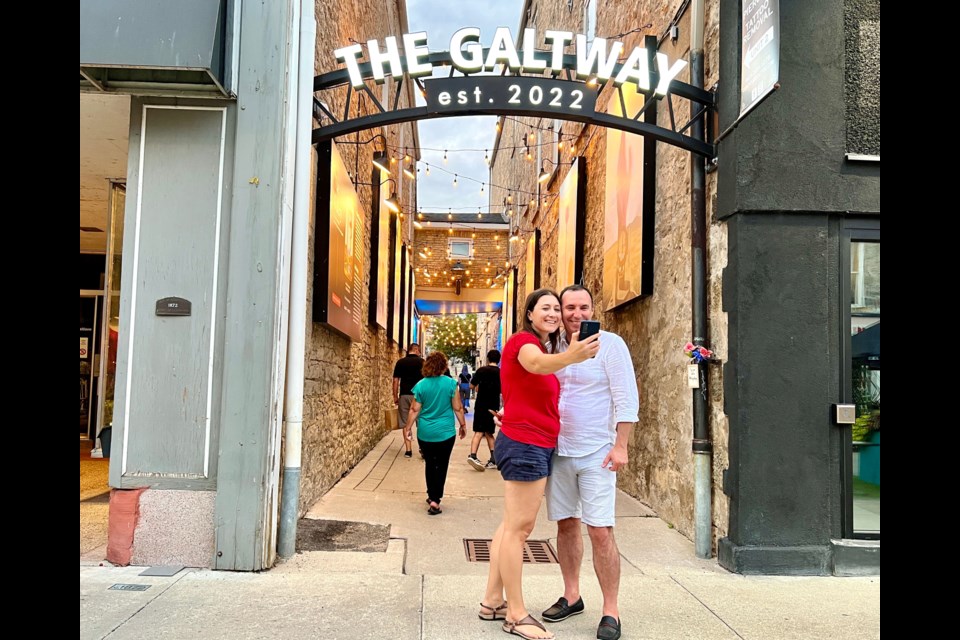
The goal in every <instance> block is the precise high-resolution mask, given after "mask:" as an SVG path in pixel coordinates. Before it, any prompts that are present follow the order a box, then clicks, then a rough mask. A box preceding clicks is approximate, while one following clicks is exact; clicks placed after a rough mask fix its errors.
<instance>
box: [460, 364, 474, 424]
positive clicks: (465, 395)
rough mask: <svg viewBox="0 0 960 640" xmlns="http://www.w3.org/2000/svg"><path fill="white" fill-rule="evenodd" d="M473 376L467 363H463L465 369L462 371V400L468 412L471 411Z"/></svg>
mask: <svg viewBox="0 0 960 640" xmlns="http://www.w3.org/2000/svg"><path fill="white" fill-rule="evenodd" d="M472 377H473V376H471V375H470V370H469V369H467V365H463V369H462V370H461V371H460V384H459V387H460V401H461V402H463V408H464V409H465V410H466V411H467V412H468V413H469V412H470V379H471V378H472Z"/></svg>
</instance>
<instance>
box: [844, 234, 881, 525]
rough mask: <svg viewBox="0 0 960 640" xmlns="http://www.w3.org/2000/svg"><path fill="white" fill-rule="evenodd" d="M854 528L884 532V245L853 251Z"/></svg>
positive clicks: (872, 244) (854, 245) (853, 245)
mask: <svg viewBox="0 0 960 640" xmlns="http://www.w3.org/2000/svg"><path fill="white" fill-rule="evenodd" d="M850 249H851V250H850V258H851V260H850V291H851V298H852V299H851V301H850V332H851V343H850V345H851V352H850V357H851V362H850V364H851V367H850V371H851V380H850V383H851V389H852V391H853V403H854V404H855V405H856V408H857V421H856V424H854V425H853V429H852V439H853V487H852V489H853V529H854V532H857V533H871V534H872V533H876V534H879V532H880V243H879V242H853V243H851V248H850Z"/></svg>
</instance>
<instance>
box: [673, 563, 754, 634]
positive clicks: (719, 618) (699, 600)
mask: <svg viewBox="0 0 960 640" xmlns="http://www.w3.org/2000/svg"><path fill="white" fill-rule="evenodd" d="M670 579H671V580H673V581H674V582H675V583H676V584H677V586H678V587H680V588H681V589H683V590H684V591H686V592H687V593H689V594H690V597H692V598H693V599H694V600H696V601H697V602H699V603H700V604H701V605H703V608H704V609H706V610H707V611H709V612H710V613H712V614H713V616H714V617H715V618H716V619H717V620H719V621H720V622H721V623H722V624H723V626H725V627H726V628H727V629H730V631H731V632H732V633H733V634H734V635H736V636H737V637H738V638H741V640H745V639H744V638H743V636H742V635H740V633H739V632H738V631H737V630H736V629H734V628H733V627H731V626H730V625H729V624H727V621H726V620H724V619H723V618H721V617H720V615H719V614H718V613H717V612H716V611H714V610H713V609H711V608H710V606H709V605H707V603H706V602H704V601H703V600H701V599H700V598H698V597H697V596H696V594H695V593H694V592H693V591H690V589H687V587H686V585H684V584H683V583H682V582H680V581H679V580H677V579H676V578H674V577H673V576H670Z"/></svg>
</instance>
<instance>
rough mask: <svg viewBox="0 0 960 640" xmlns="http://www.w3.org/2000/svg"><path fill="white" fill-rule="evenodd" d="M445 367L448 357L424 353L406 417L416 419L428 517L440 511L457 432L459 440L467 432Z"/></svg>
mask: <svg viewBox="0 0 960 640" xmlns="http://www.w3.org/2000/svg"><path fill="white" fill-rule="evenodd" d="M446 368H447V356H446V355H444V354H443V352H441V351H434V352H433V353H431V354H430V355H429V356H427V359H426V361H425V362H424V363H423V380H421V381H420V382H418V383H417V384H415V385H414V386H413V402H412V403H411V405H410V415H409V417H408V418H407V424H413V423H414V422H417V443H418V444H419V445H420V452H421V453H422V454H423V459H424V462H425V466H424V476H425V477H426V481H427V504H429V505H430V506H429V508H428V509H427V513H429V514H430V515H431V516H436V515H439V514H441V513H442V511H441V509H440V501H441V500H442V499H443V487H444V485H445V484H446V483H447V469H448V468H449V467H450V454H451V453H453V445H454V443H455V442H456V440H457V434H458V433H459V435H460V439H461V440H462V439H463V438H465V437H466V435H467V420H466V418H465V417H464V415H463V405H462V404H460V395H459V394H458V393H457V384H456V382H454V381H453V380H452V379H451V378H448V377H446V376H444V375H443V372H444V370H445V369H446ZM457 423H459V425H460V428H459V429H457V427H456V424H457Z"/></svg>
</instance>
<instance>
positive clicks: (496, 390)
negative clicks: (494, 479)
mask: <svg viewBox="0 0 960 640" xmlns="http://www.w3.org/2000/svg"><path fill="white" fill-rule="evenodd" d="M499 363H500V352H499V351H497V350H496V349H491V350H490V351H488V352H487V366H485V367H480V368H479V369H477V371H476V373H474V374H473V380H471V381H470V386H471V388H473V389H475V390H476V392H477V399H476V402H475V403H474V405H473V407H474V415H473V442H471V443H470V456H469V457H468V458H467V462H468V463H469V464H470V466H471V467H473V468H474V469H476V470H477V471H484V470H486V469H495V468H496V467H497V462H496V456H495V455H494V453H493V447H494V440H493V433H494V431H495V430H496V426H495V425H494V424H493V415H492V414H491V413H490V412H491V411H494V412H495V411H499V410H500V367H498V366H497V365H498V364H499ZM482 440H486V441H487V447H488V448H489V449H490V459H489V460H488V461H487V463H486V464H484V463H482V462H480V459H479V458H477V452H478V451H480V442H481V441H482Z"/></svg>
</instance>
